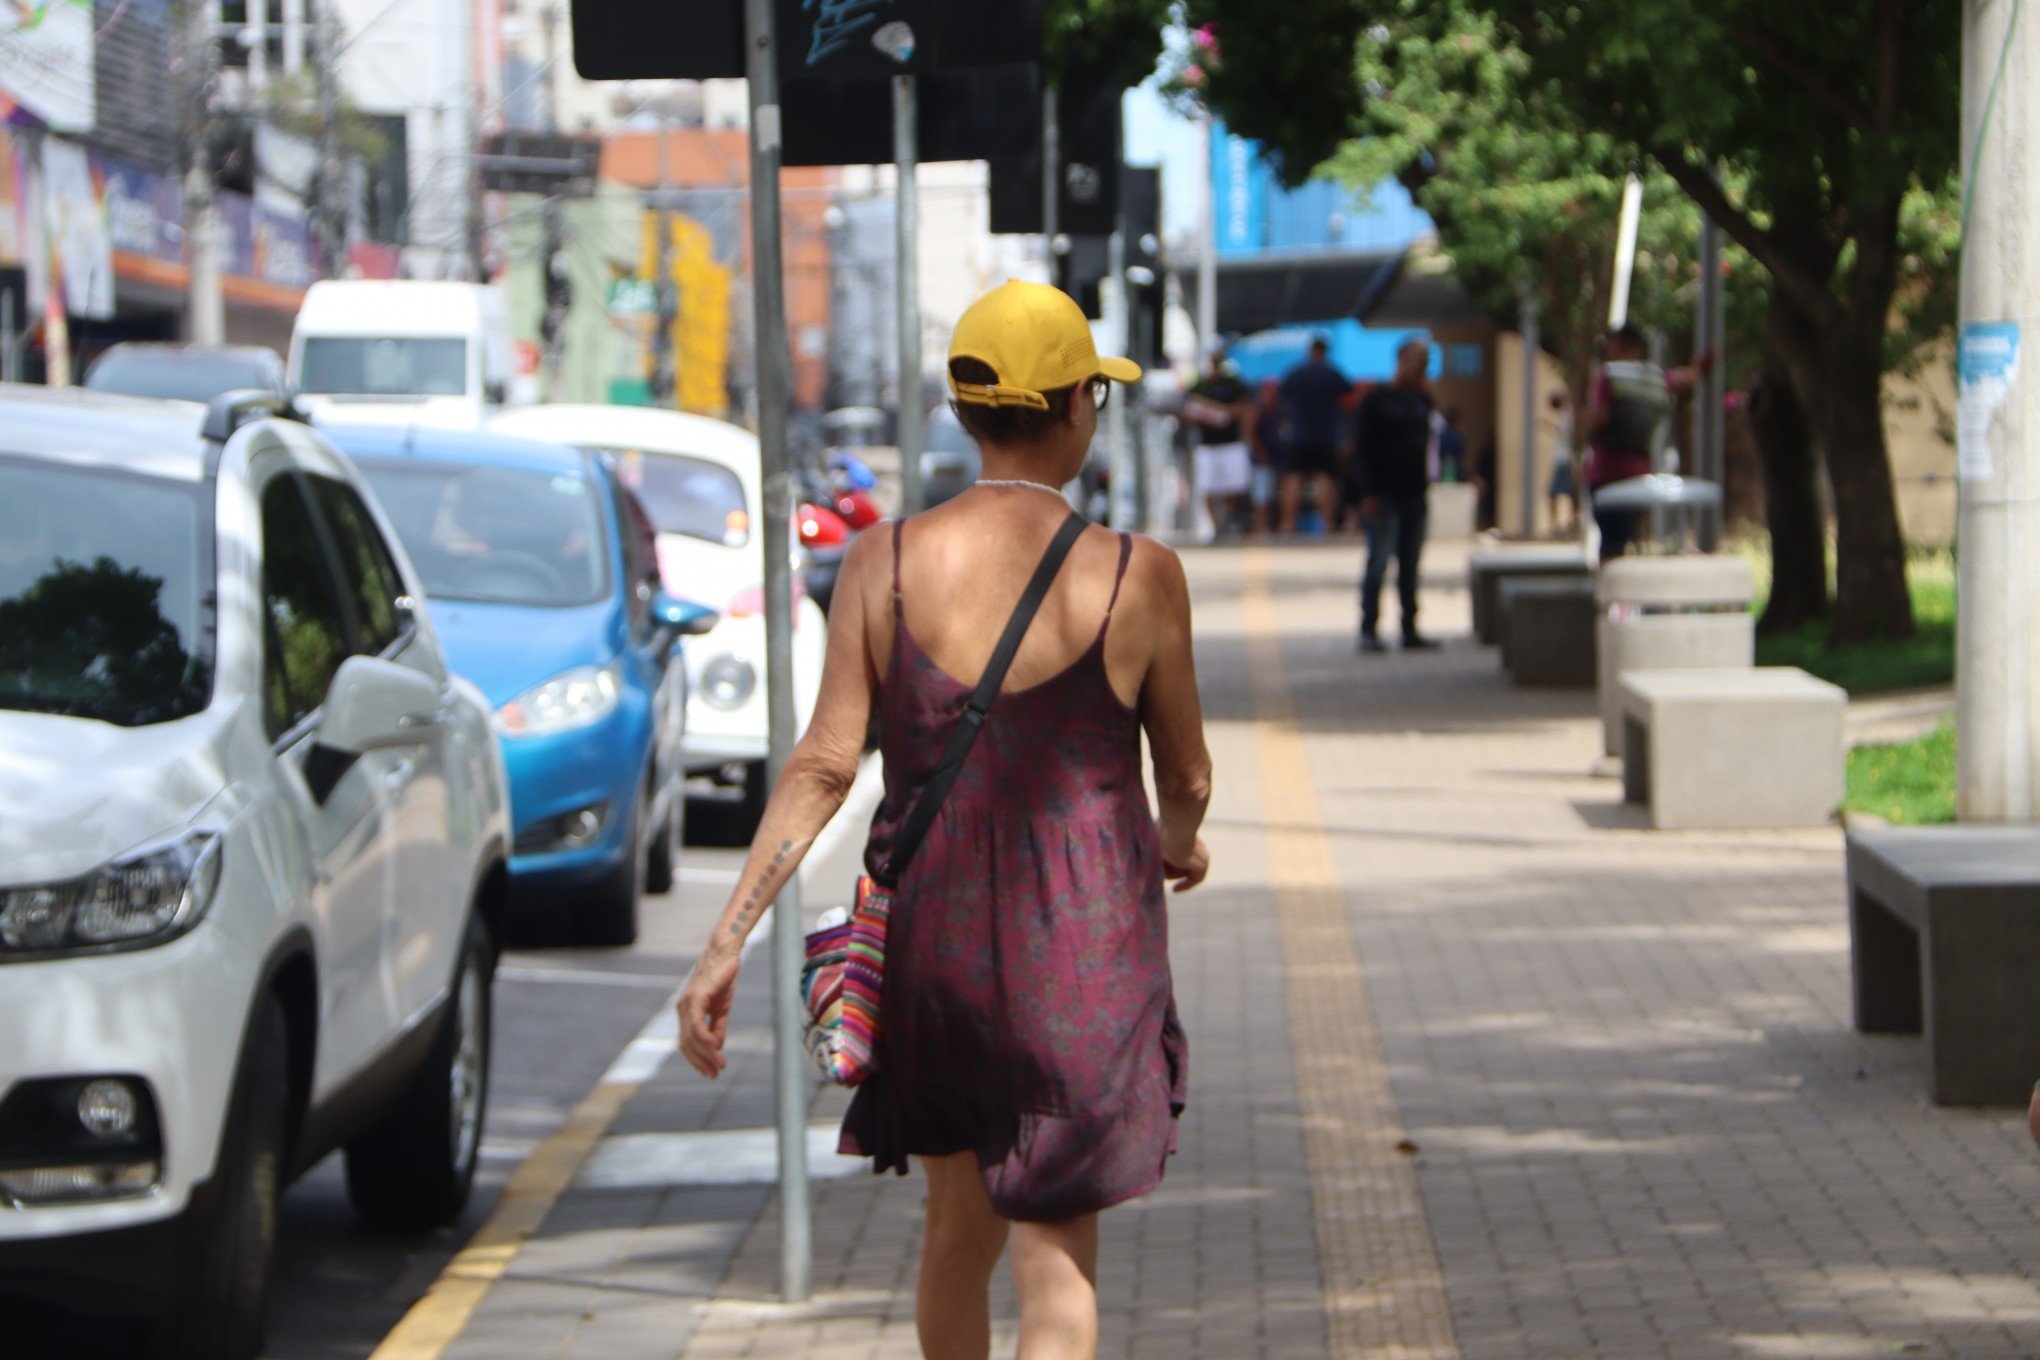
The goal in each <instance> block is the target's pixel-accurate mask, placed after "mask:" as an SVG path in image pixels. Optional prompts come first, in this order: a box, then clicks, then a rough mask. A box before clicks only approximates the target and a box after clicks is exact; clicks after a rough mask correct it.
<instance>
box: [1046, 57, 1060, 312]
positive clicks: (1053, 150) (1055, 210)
mask: <svg viewBox="0 0 2040 1360" xmlns="http://www.w3.org/2000/svg"><path fill="white" fill-rule="evenodd" d="M1061 208H1062V124H1061V122H1060V114H1059V113H1058V111H1057V107H1056V98H1055V87H1054V86H1052V85H1044V86H1043V87H1042V90H1041V258H1042V261H1043V262H1044V263H1045V264H1047V266H1048V281H1049V282H1050V283H1051V284H1053V283H1055V282H1056V267H1055V266H1056V254H1055V233H1056V228H1057V226H1058V221H1059V218H1060V216H1061Z"/></svg>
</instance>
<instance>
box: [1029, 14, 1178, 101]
mask: <svg viewBox="0 0 2040 1360" xmlns="http://www.w3.org/2000/svg"><path fill="white" fill-rule="evenodd" d="M1174 12H1175V2H1174V0H1048V13H1047V16H1046V18H1045V20H1044V27H1045V28H1046V30H1047V32H1046V34H1045V37H1044V42H1045V46H1046V49H1047V53H1048V69H1049V72H1050V79H1051V80H1053V79H1055V78H1056V77H1057V76H1058V75H1059V74H1060V73H1061V72H1064V71H1069V70H1077V69H1085V68H1090V67H1092V66H1094V65H1095V64H1097V63H1098V62H1101V61H1109V62H1110V63H1111V64H1112V70H1113V72H1114V74H1115V75H1116V77H1117V78H1118V81H1119V84H1120V85H1121V86H1122V87H1125V88H1131V87H1132V86H1135V85H1138V84H1140V82H1142V81H1143V80H1146V79H1147V78H1148V76H1149V74H1150V73H1151V72H1153V70H1154V69H1155V62H1156V61H1157V60H1158V59H1159V58H1160V57H1161V54H1162V33H1163V31H1164V30H1165V29H1166V28H1167V27H1168V26H1169V21H1170V19H1171V17H1172V16H1173V14H1174Z"/></svg>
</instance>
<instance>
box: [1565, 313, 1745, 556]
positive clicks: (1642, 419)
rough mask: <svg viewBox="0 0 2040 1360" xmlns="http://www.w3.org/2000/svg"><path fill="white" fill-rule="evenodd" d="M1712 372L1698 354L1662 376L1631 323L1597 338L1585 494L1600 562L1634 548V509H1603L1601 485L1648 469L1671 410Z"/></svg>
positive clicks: (1706, 354)
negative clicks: (1598, 349) (1597, 532)
mask: <svg viewBox="0 0 2040 1360" xmlns="http://www.w3.org/2000/svg"><path fill="white" fill-rule="evenodd" d="M1713 367H1714V352H1713V351H1712V350H1705V351H1702V352H1701V353H1700V355H1699V356H1698V357H1697V358H1696V359H1695V360H1694V362H1693V364H1692V365H1691V366H1690V367H1687V368H1675V369H1672V370H1671V371H1670V372H1666V371H1665V370H1664V369H1661V368H1659V367H1658V366H1657V365H1656V364H1654V363H1652V362H1651V361H1650V344H1649V342H1648V341H1647V340H1646V339H1645V338H1644V334H1643V332H1642V331H1641V330H1639V329H1637V328H1636V327H1635V326H1622V327H1619V328H1618V329H1616V330H1612V331H1610V332H1609V333H1608V334H1607V335H1606V336H1605V337H1604V338H1603V339H1602V341H1601V367H1600V368H1599V370H1597V371H1596V372H1595V374H1594V382H1593V388H1592V391H1591V393H1590V395H1589V397H1588V400H1587V469H1586V473H1587V475H1586V482H1587V495H1588V497H1589V499H1591V500H1592V501H1593V502H1594V523H1595V525H1596V526H1597V527H1598V528H1599V529H1600V531H1601V560H1602V561H1603V562H1608V561H1612V560H1613V559H1615V558H1617V557H1620V556H1622V555H1623V554H1624V553H1626V552H1628V551H1629V548H1630V546H1631V545H1632V544H1633V543H1635V541H1636V537H1637V531H1638V528H1639V527H1640V524H1641V521H1642V512H1641V511H1639V510H1623V509H1616V508H1614V507H1604V506H1603V505H1602V504H1601V503H1600V499H1601V496H1600V493H1601V492H1602V490H1603V489H1605V488H1606V487H1608V486H1610V485H1612V484H1614V483H1616V482H1621V481H1627V480H1628V479H1629V478H1631V477H1642V476H1645V475H1647V474H1648V473H1651V472H1653V471H1655V470H1656V468H1657V455H1658V449H1659V447H1660V446H1661V445H1662V444H1663V442H1664V436H1665V431H1666V430H1667V428H1668V427H1669V425H1670V423H1671V418H1672V405H1673V403H1674V402H1675V401H1676V400H1677V399H1678V396H1679V394H1680V393H1682V392H1685V391H1688V390H1690V389H1691V388H1692V386H1693V385H1694V384H1695V383H1697V382H1699V381H1700V379H1701V378H1703V377H1705V376H1706V375H1707V373H1708V371H1709V370H1711V369H1712V368H1713Z"/></svg>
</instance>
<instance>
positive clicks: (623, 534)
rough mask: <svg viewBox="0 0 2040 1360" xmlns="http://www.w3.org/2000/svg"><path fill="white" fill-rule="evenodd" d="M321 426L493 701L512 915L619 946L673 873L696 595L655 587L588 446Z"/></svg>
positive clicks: (706, 622)
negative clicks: (361, 478)
mask: <svg viewBox="0 0 2040 1360" xmlns="http://www.w3.org/2000/svg"><path fill="white" fill-rule="evenodd" d="M329 433H330V434H331V435H332V437H333V439H334V440H335V441H336V442H337V443H338V444H339V445H340V446H341V447H342V448H343V449H345V450H346V451H347V453H348V454H349V455H350V456H351V457H353V459H354V460H355V462H356V463H357V464H358V465H359V466H360V468H361V470H362V472H363V473H364V474H365V475H366V476H367V478H368V480H369V482H370V483H371V484H373V486H374V487H375V490H376V494H377V495H378V496H380V497H381V499H382V503H383V506H384V507H385V509H386V511H387V513H388V514H389V517H390V520H391V522H392V523H393V524H395V526H396V529H397V533H398V534H399V535H400V536H401V537H402V538H403V540H404V546H405V547H406V548H407V549H408V550H409V551H410V554H411V560H412V561H413V562H414V563H416V564H417V570H418V575H419V578H420V580H421V581H422V582H423V584H424V590H425V596H426V598H427V599H428V600H430V601H431V602H432V608H433V612H434V616H435V618H436V619H437V620H438V624H439V629H440V634H441V636H442V637H443V638H445V640H446V652H447V656H448V657H449V658H450V659H451V661H452V663H453V667H454V669H455V670H457V671H458V672H460V673H461V674H462V675H464V676H466V677H467V678H468V679H470V680H472V681H474V683H475V684H477V685H479V686H480V687H481V690H482V692H483V693H484V694H485V695H487V696H488V703H489V706H490V708H491V709H493V710H494V712H495V723H496V730H497V732H498V734H499V735H500V736H501V738H502V744H503V758H504V761H505V763H506V764H507V765H508V766H509V770H510V807H511V812H512V815H513V819H514V822H515V826H516V839H515V842H514V851H513V853H512V855H511V858H510V881H511V886H512V888H513V890H514V893H515V897H516V901H517V904H518V907H519V912H520V915H521V914H523V913H525V912H527V911H529V912H534V913H544V914H545V915H546V916H547V917H548V918H550V920H551V923H552V924H555V925H564V926H565V927H566V928H567V929H568V930H569V931H570V932H571V933H572V934H575V935H577V936H579V937H580V938H582V939H585V940H587V941H589V942H591V943H597V944H619V945H620V944H629V943H630V942H631V941H633V940H634V939H636V938H637V928H638V901H639V898H640V896H641V894H642V893H643V892H645V891H647V890H649V891H652V892H664V891H666V890H667V889H668V888H670V887H672V885H673V874H674V869H675V866H676V865H677V863H678V861H679V856H680V844H681V840H682V837H683V834H684V832H683V819H684V817H685V815H686V794H685V785H686V767H685V764H684V761H683V757H682V741H683V739H684V737H685V735H686V731H687V702H686V701H687V689H688V684H687V673H686V667H685V666H684V665H682V664H680V662H679V660H678V657H679V655H680V640H681V638H682V637H684V636H690V635H698V634H700V633H702V632H704V631H705V630H707V629H709V628H713V627H714V626H715V623H716V615H715V613H714V611H712V610H709V609H706V608H703V607H701V606H699V605H696V604H692V603H689V602H686V601H682V600H679V599H677V598H674V597H673V596H671V595H668V594H667V593H666V592H664V591H663V590H660V589H659V588H658V576H659V569H658V563H657V558H656V556H655V552H654V549H653V546H652V535H651V533H650V527H649V524H648V523H643V522H642V521H641V520H640V518H639V516H641V515H642V511H640V510H638V509H636V508H635V507H634V504H633V500H632V495H631V492H630V491H629V490H628V489H627V488H626V487H625V486H624V485H623V483H622V482H621V481H620V480H619V479H618V478H617V476H616V474H615V471H614V469H613V468H612V467H611V466H610V465H609V463H608V461H607V460H606V459H604V458H601V457H599V456H597V455H595V454H592V453H589V452H587V451H585V450H582V449H577V448H571V447H568V446H565V445H560V444H548V443H543V442H540V441H537V440H531V439H512V438H508V437H506V436H503V435H494V434H485V433H481V432H478V431H453V430H401V429H394V428H388V427H370V426H363V427H357V428H343V429H335V430H332V431H330V432H329ZM641 523H642V525H643V527H642V530H641V529H640V525H641ZM679 579H684V578H679ZM563 918H564V919H563Z"/></svg>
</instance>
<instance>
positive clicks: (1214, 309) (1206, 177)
mask: <svg viewBox="0 0 2040 1360" xmlns="http://www.w3.org/2000/svg"><path fill="white" fill-rule="evenodd" d="M1197 125H1198V128H1199V129H1200V130H1201V131H1202V133H1203V138H1202V140H1203V143H1204V156H1203V160H1204V169H1203V173H1201V174H1200V175H1199V176H1198V182H1199V184H1201V185H1202V186H1203V190H1204V192H1203V194H1202V195H1201V196H1200V197H1199V199H1198V203H1197V343H1198V345H1199V346H1201V347H1202V348H1204V349H1206V350H1209V349H1210V348H1211V346H1212V345H1213V344H1214V343H1215V342H1216V341H1217V339H1218V198H1217V195H1218V186H1217V184H1216V183H1215V176H1214V175H1213V173H1212V161H1213V160H1214V158H1216V156H1217V155H1218V148H1217V147H1216V146H1214V145H1212V140H1211V135H1212V122H1211V115H1210V114H1209V113H1206V114H1204V115H1202V116H1201V117H1200V118H1199V119H1198V120H1197ZM1192 366H1193V367H1195V368H1198V369H1201V368H1202V367H1203V365H1202V364H1201V363H1193V365H1192Z"/></svg>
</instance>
